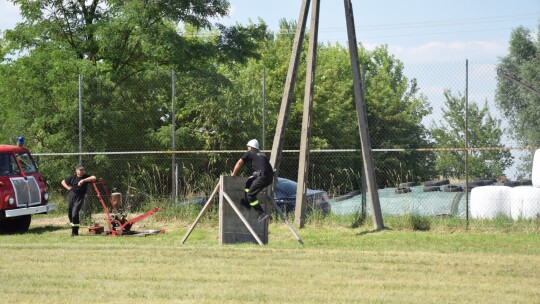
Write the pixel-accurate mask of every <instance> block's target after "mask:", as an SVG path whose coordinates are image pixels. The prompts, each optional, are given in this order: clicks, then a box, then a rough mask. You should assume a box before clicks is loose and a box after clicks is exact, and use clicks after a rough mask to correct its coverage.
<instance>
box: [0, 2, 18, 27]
mask: <svg viewBox="0 0 540 304" xmlns="http://www.w3.org/2000/svg"><path fill="white" fill-rule="evenodd" d="M21 21H22V20H21V16H20V14H19V7H18V6H15V5H13V3H11V2H8V1H7V0H0V31H4V30H7V29H12V28H14V27H15V25H16V24H17V22H21Z"/></svg>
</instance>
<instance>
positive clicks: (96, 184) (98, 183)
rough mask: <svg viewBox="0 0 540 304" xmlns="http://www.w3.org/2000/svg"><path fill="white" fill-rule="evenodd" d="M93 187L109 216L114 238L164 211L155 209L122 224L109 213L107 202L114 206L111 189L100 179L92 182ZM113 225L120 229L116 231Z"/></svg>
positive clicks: (108, 220) (108, 222)
mask: <svg viewBox="0 0 540 304" xmlns="http://www.w3.org/2000/svg"><path fill="white" fill-rule="evenodd" d="M92 186H93V187H94V191H95V192H96V195H97V197H98V199H99V201H100V203H101V206H102V207H103V210H104V211H105V214H106V215H107V225H108V226H109V233H110V235H113V236H116V235H122V234H123V233H124V232H125V231H124V230H129V229H130V227H131V226H132V225H133V223H136V222H138V221H141V220H143V219H145V218H147V217H149V216H150V215H152V214H155V213H157V212H159V211H161V210H163V208H154V209H152V210H150V211H147V212H145V213H143V214H141V215H139V216H137V217H134V218H132V219H131V220H129V221H126V222H124V223H122V222H120V221H119V220H117V219H113V218H112V217H111V213H110V212H109V208H108V207H107V203H106V202H105V200H107V201H108V204H109V205H110V206H112V204H111V194H110V192H109V189H108V188H107V186H106V185H105V183H104V182H103V179H98V180H96V181H94V182H92ZM100 188H101V189H102V190H101V191H100ZM102 191H103V192H104V195H103V194H102V193H101V192H102ZM113 223H116V226H117V227H118V229H114V225H113ZM126 228H127V229H126ZM163 232H165V230H164V229H162V230H160V231H159V233H163Z"/></svg>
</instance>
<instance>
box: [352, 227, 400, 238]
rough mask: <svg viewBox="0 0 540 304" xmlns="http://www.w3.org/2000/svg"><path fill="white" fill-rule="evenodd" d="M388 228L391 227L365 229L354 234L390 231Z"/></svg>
mask: <svg viewBox="0 0 540 304" xmlns="http://www.w3.org/2000/svg"><path fill="white" fill-rule="evenodd" d="M390 230H392V229H390V228H388V227H384V228H383V229H379V230H366V231H362V232H358V233H357V234H356V235H358V236H362V235H367V234H372V233H380V232H383V231H390Z"/></svg>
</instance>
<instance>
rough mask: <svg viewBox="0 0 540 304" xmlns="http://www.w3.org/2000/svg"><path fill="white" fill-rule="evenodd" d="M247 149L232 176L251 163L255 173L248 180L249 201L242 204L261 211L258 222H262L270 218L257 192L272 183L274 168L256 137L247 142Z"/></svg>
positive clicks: (246, 189)
mask: <svg viewBox="0 0 540 304" xmlns="http://www.w3.org/2000/svg"><path fill="white" fill-rule="evenodd" d="M247 149H248V150H247V152H246V153H244V155H242V157H241V158H240V159H239V160H238V162H236V165H235V166H234V170H233V172H232V176H236V174H237V173H238V171H239V170H240V168H242V166H243V165H244V164H245V163H248V162H250V163H251V167H252V168H253V174H252V176H250V177H249V178H248V180H247V182H246V187H245V192H246V197H247V201H246V200H242V204H243V205H244V206H246V207H248V208H254V209H255V210H257V212H259V216H258V218H257V222H261V221H264V220H265V219H266V218H268V214H266V213H265V212H264V210H263V208H262V207H261V204H260V202H259V200H258V199H257V194H258V193H259V192H261V190H263V189H264V188H266V187H267V186H269V185H271V184H272V182H273V180H274V169H272V165H271V164H270V161H269V159H268V156H266V154H264V153H261V152H260V151H259V142H258V141H257V140H256V139H252V140H250V141H249V142H248V143H247Z"/></svg>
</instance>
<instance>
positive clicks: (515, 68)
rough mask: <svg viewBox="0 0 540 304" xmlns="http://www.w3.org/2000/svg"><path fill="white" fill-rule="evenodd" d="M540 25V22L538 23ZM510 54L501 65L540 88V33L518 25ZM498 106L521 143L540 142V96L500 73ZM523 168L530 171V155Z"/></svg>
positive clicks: (527, 82)
mask: <svg viewBox="0 0 540 304" xmlns="http://www.w3.org/2000/svg"><path fill="white" fill-rule="evenodd" d="M539 27H540V26H539ZM509 44H510V47H509V50H508V51H509V52H508V55H506V56H504V57H502V58H501V59H500V62H499V64H498V66H497V68H498V69H500V70H504V71H507V72H509V73H511V74H513V75H515V76H516V77H517V78H519V79H520V81H521V82H523V83H525V84H527V85H529V86H531V87H533V88H535V89H536V90H538V91H540V85H539V84H540V33H539V32H538V30H537V31H536V37H533V32H532V31H531V30H529V29H526V28H524V27H518V28H516V29H514V30H513V31H512V34H511V36H510V43H509ZM495 101H496V104H497V107H498V108H499V110H500V111H501V112H502V113H503V115H504V116H505V117H507V118H508V121H509V124H510V131H511V132H510V134H513V139H514V140H515V141H516V142H517V143H519V144H520V145H522V146H532V147H538V146H540V133H539V132H538V131H537V130H538V121H539V120H540V106H539V105H540V96H539V95H538V94H535V93H534V92H531V91H530V90H528V89H527V88H526V87H524V86H520V85H518V84H516V83H515V82H513V81H511V80H509V79H507V78H504V77H499V78H498V82H497V93H496V98H495ZM524 160H525V162H524V163H523V164H522V169H523V170H524V171H525V172H528V171H530V167H531V157H530V156H527V157H525V159H524Z"/></svg>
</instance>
